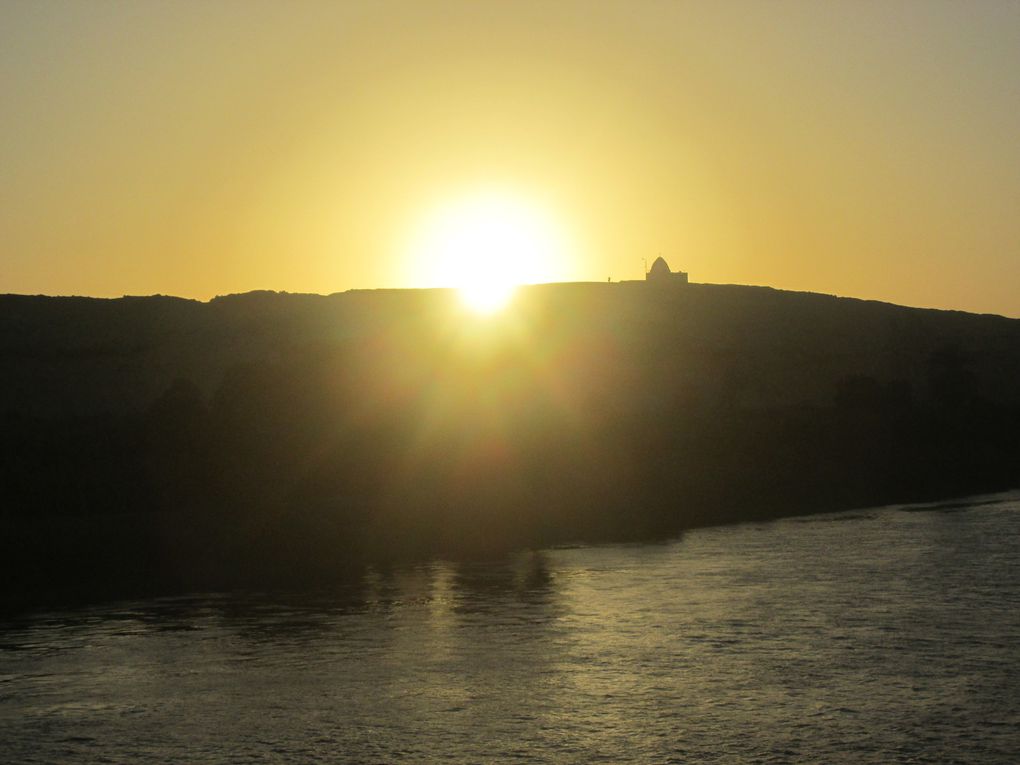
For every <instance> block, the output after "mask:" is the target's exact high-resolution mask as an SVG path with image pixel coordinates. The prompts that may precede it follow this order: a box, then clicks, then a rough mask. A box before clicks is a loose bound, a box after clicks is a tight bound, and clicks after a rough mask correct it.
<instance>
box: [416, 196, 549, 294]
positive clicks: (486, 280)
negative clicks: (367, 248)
mask: <svg viewBox="0 0 1020 765" xmlns="http://www.w3.org/2000/svg"><path fill="white" fill-rule="evenodd" d="M412 250H413V253H412V257H413V259H414V265H413V270H414V271H415V272H416V273H417V275H418V283H419V284H427V285H429V286H437V287H455V288H457V290H458V292H459V294H460V298H461V301H462V302H463V303H464V305H465V306H466V307H467V308H469V309H470V310H472V311H475V312H477V313H481V314H488V313H493V312H495V311H498V310H499V309H501V308H503V307H504V306H506V305H507V304H508V303H509V302H510V300H511V299H512V298H513V295H514V291H515V290H516V288H517V287H518V286H519V285H521V284H532V283H536V282H544V281H556V280H558V279H563V278H564V276H565V273H566V259H567V252H566V247H565V246H564V242H563V237H562V235H561V234H560V232H559V230H558V228H557V227H556V226H555V225H553V223H552V221H551V220H549V219H548V218H547V217H546V216H544V215H542V214H541V213H540V212H539V211H538V210H536V209H533V208H531V207H529V206H528V205H526V204H524V203H523V202H521V201H518V200H517V199H514V198H511V197H506V196H497V195H487V196H481V195H480V196H475V197H471V198H469V199H465V200H461V201H459V202H455V203H452V204H448V205H446V206H444V207H441V208H440V209H438V210H437V211H435V212H434V213H433V214H432V216H430V217H429V218H428V220H427V222H426V223H425V225H424V226H423V227H422V230H421V232H420V234H419V237H418V239H417V241H416V242H415V245H414V246H413V247H412Z"/></svg>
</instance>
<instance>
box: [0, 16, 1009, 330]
mask: <svg viewBox="0 0 1020 765" xmlns="http://www.w3.org/2000/svg"><path fill="white" fill-rule="evenodd" d="M493 193H496V194H500V195H504V196H507V197H509V198H514V199H518V200H520V201H521V203H522V204H523V205H525V206H528V207H529V208H530V209H533V210H535V211H538V212H537V214H538V215H540V216H542V217H543V220H545V221H546V223H549V222H550V221H551V222H552V223H550V225H553V226H555V227H556V228H557V230H558V232H559V233H558V235H559V236H560V237H561V239H562V240H563V242H564V244H563V245H562V248H563V251H564V253H567V254H566V255H563V256H562V257H561V260H560V262H559V263H557V268H556V269H555V272H556V275H557V276H560V277H562V278H566V279H577V280H601V281H604V280H605V279H606V277H609V276H611V277H613V278H614V280H615V279H625V278H639V277H640V276H641V274H642V258H647V259H648V260H649V262H650V261H651V259H652V258H654V257H655V255H656V254H659V253H661V254H663V255H664V256H666V258H667V259H668V260H669V262H670V264H671V265H673V266H674V267H675V268H683V269H685V270H687V271H689V272H690V274H691V279H692V280H693V281H704V282H737V283H748V284H768V285H772V286H775V287H780V288H785V289H798V290H813V291H819V292H830V293H836V294H841V295H852V296H858V297H865V298H876V299H881V300H889V301H893V302H898V303H905V304H908V305H922V306H936V307H945V308H961V309H965V310H973V311H988V312H995V313H1004V314H1007V315H1011V316H1020V2H957V3H943V2H937V1H936V0H922V1H918V2H896V1H895V0H880V1H876V2H868V1H867V0H854V1H853V2H847V3H839V2H835V1H827V2H729V3H718V2H703V3H692V2H636V1H634V0H630V1H628V2H619V3H617V2H596V0H589V1H588V2H566V1H564V0H560V1H557V0H543V1H542V2H534V3H531V2H523V1H521V0H514V1H513V2H505V3H498V2H491V1H490V2H438V1H430V0H411V1H408V2H369V3H358V2H340V1H339V0H338V1H336V2H323V3H315V2H295V1H294V0H287V2H283V1H282V0H281V1H280V2H254V1H253V0H243V1H242V0H238V1H237V2H212V1H211V0H202V1H201V2H184V1H183V0H173V1H172V2H143V1H142V0H131V1H130V2H128V1H125V2H103V1H102V0H90V1H89V2H83V1H81V0H73V1H71V2H45V1H44V0H2V4H0V292H20V293H47V294H89V295H104V296H110V295H121V294H125V293H127V294H150V293H157V292H159V293H167V294H177V295H184V296H189V297H200V298H208V297H211V296H213V295H215V294H222V293H228V292H240V291H245V290H250V289H256V288H267V289H279V290H289V291H305V292H322V293H328V292H334V291H338V290H344V289H349V288H353V287H384V286H394V287H403V286H424V283H425V282H427V281H428V279H427V278H426V277H423V276H422V274H423V273H426V272H427V269H425V270H424V271H423V269H422V268H421V264H420V263H419V264H414V263H412V262H410V261H412V260H413V259H414V257H415V255H414V253H415V252H417V251H419V250H416V247H415V242H416V240H417V239H420V237H421V236H422V234H421V231H422V230H423V229H424V228H427V226H428V221H429V220H430V216H433V215H434V211H435V210H437V209H441V208H442V207H443V206H444V205H449V204H451V203H455V202H457V200H470V199H472V198H475V197H477V195H479V194H483V195H484V194H493ZM419 257H420V255H419Z"/></svg>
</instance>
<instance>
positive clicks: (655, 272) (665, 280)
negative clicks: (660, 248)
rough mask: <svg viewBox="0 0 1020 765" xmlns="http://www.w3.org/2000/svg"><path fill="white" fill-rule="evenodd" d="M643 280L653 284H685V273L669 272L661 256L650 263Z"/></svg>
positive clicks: (667, 264) (667, 265)
mask: <svg viewBox="0 0 1020 765" xmlns="http://www.w3.org/2000/svg"><path fill="white" fill-rule="evenodd" d="M645 280H646V281H649V282H652V283H654V284H687V272H686V271H670V270H669V263H667V262H666V259H665V258H664V257H662V256H661V255H660V256H659V257H657V258H656V259H655V262H654V263H652V267H651V268H650V269H648V273H646V274H645Z"/></svg>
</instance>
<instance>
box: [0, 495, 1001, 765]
mask: <svg viewBox="0 0 1020 765" xmlns="http://www.w3.org/2000/svg"><path fill="white" fill-rule="evenodd" d="M1018 545H1020V500H1018V499H1017V498H1016V497H1015V496H1008V497H998V498H994V501H990V502H989V501H986V502H978V501H973V502H970V503H962V504H959V505H956V506H954V505H947V506H943V507H939V508H929V509H922V510H918V509H911V510H905V509H896V508H886V509H877V510H871V511H866V512H856V513H848V514H842V515H830V516H814V517H809V518H801V519H792V520H785V521H779V522H776V523H769V524H760V525H743V526H733V527H726V528H717V529H703V530H698V531H693V532H690V533H688V534H686V535H685V536H684V537H683V538H681V539H678V540H676V541H673V542H670V543H666V544H661V545H640V546H606V547H579V548H575V549H555V550H545V551H540V552H532V553H524V554H521V555H518V556H516V557H514V558H513V559H511V560H509V561H504V562H502V563H498V564H484V565H482V564H470V565H465V564H452V563H434V564H431V565H428V566H423V567H418V568H413V569H398V570H393V571H375V572H372V573H371V574H370V575H369V576H368V577H367V578H366V579H365V581H363V582H361V583H360V584H358V585H357V586H350V587H348V588H345V589H342V590H334V591H331V592H329V593H323V594H321V595H318V596H314V597H300V598H298V597H295V596H286V595H273V594H261V595H250V596H245V597H239V596H236V595H235V596H225V595H198V596H192V597H187V598H175V599H159V600H149V601H139V602H124V603H117V604H114V605H109V606H104V607H101V608H91V609H78V610H74V611H67V612H59V613H35V614H32V615H29V616H24V617H21V618H19V619H17V620H14V621H8V622H6V623H4V624H3V625H2V626H0V760H2V761H4V762H16V763H32V762H46V763H51V762H52V763H58V762H61V763H62V762H117V763H121V762H123V763H128V762H131V763H144V762H160V763H170V762H174V763H181V762H238V763H242V762H364V763H371V762H464V763H468V762H493V761H498V762H510V761H522V762H553V763H557V762H562V763H590V762H603V761H604V762H633V763H665V762H776V763H780V762H795V761H797V762H853V763H859V762H872V763H889V762H933V763H936V762H937V763H949V762H965V763H1015V762H1017V761H1020V760H1018V753H1020V552H1018Z"/></svg>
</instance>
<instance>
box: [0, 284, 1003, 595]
mask: <svg viewBox="0 0 1020 765" xmlns="http://www.w3.org/2000/svg"><path fill="white" fill-rule="evenodd" d="M1018 380H1020V321H1017V320H1011V319H1005V318H1002V317H998V316H975V315H970V314H964V313H959V312H946V311H929V310H919V309H910V308H903V307H899V306H893V305H887V304H881V303H873V302H864V301H858V300H851V299H840V298H834V297H829V296H822V295H814V294H806V293H789V292H780V291H776V290H771V289H767V288H753V287H735V286H713V285H689V286H686V287H672V286H671V287H655V286H653V285H649V284H644V283H633V284H619V285H608V284H561V285H541V286H535V287H530V288H526V289H523V290H521V292H520V294H519V295H518V296H517V298H516V301H515V303H514V304H513V305H512V306H511V308H510V309H508V310H507V311H506V312H505V313H503V314H502V315H499V316H496V317H490V318H478V317H474V316H470V315H468V314H466V313H464V312H463V311H462V310H461V309H459V308H458V307H457V305H456V300H455V297H454V296H453V295H452V294H451V293H449V292H447V291H443V290H423V291H371V292H349V293H343V294H337V295H331V296H328V297H327V296H314V295H288V294H276V293H250V294H246V295H235V296H229V297H224V298H217V299H215V300H213V301H210V302H209V303H200V302H196V301H189V300H182V299H177V298H167V297H159V296H157V297H148V298H123V299H120V300H98V299H87V298H47V297H27V296H3V297H0V455H2V459H0V508H2V509H0V513H2V517H0V524H2V533H0V540H2V541H0V560H2V562H0V567H2V571H0V574H2V577H0V582H3V584H2V585H0V587H2V593H0V594H2V597H3V599H4V600H5V602H7V603H8V604H9V605H10V604H14V605H17V604H25V603H31V602H39V601H41V600H43V599H49V598H52V597H55V596H58V595H59V596H60V597H65V596H69V595H71V596H73V595H85V596H89V597H91V596H94V595H95V594H97V593H111V594H114V593H116V594H125V593H128V592H143V591H144V592H150V591H179V590H184V589H191V588H205V589H208V588H214V587H234V586H272V585H287V586H300V585H302V584H305V583H308V582H318V583H321V582H323V581H334V580H337V579H341V578H344V577H346V576H348V575H349V574H351V573H353V572H356V571H358V570H360V568H361V567H362V566H364V564H366V563H368V562H372V563H376V564H380V563H382V564H385V563H387V562H392V561H395V560H408V559H415V558H421V557H426V556H432V555H442V556H448V557H479V556H494V555H499V554H501V553H503V552H505V551H506V550H509V549H513V548H520V547H527V546H537V545H549V544H558V543H567V542H573V541H580V540H586V541H599V540H610V539H612V540H620V539H638V538H653V537H661V536H664V535H670V534H675V533H677V532H678V531H680V530H682V529H685V528H690V527H693V526H699V525H707V524H716V523H727V522H734V521H742V520H753V519H767V518H774V517H779V516H787V515H794V514H800V513H806V512H817V511H819V510H838V509H846V508H851V507H859V506H867V505H878V504H885V503H894V502H912V501H923V500H929V499H936V498H942V497H949V496H959V495H964V494H973V493H978V492H989V491H999V490H1003V489H1007V488H1010V487H1015V486H1017V484H1018V483H1020V480H1018V479H1020V460H1018V458H1020V442H1018V437H1017V434H1018V433H1020V385H1017V381H1018Z"/></svg>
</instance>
